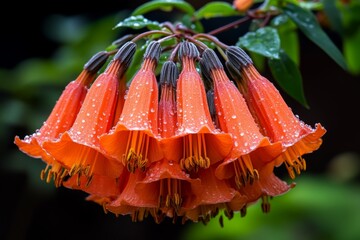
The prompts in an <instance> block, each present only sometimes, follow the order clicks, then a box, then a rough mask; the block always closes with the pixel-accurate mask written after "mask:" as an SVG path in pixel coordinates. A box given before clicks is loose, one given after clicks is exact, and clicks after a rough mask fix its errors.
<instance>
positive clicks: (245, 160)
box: [233, 155, 259, 188]
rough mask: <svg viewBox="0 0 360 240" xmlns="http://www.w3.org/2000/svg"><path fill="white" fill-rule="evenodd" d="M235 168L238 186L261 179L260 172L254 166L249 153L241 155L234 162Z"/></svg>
mask: <svg viewBox="0 0 360 240" xmlns="http://www.w3.org/2000/svg"><path fill="white" fill-rule="evenodd" d="M233 164H234V170H235V183H236V186H237V187H238V188H241V187H243V186H245V185H246V184H248V183H249V184H253V182H254V181H256V180H258V179H259V172H258V171H257V170H256V169H254V168H253V165H252V163H251V159H250V156H249V155H243V156H240V157H239V158H238V159H237V160H235V161H234V162H233Z"/></svg>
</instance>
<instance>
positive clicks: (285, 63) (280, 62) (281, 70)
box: [268, 50, 309, 108]
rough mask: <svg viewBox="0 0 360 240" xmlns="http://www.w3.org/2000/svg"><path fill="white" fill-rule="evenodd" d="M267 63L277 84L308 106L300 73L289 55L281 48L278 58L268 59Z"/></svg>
mask: <svg viewBox="0 0 360 240" xmlns="http://www.w3.org/2000/svg"><path fill="white" fill-rule="evenodd" d="M268 63H269V67H270V70H271V73H272V75H273V76H274V78H275V80H276V81H277V83H278V84H279V86H280V87H281V88H282V89H283V90H284V91H285V92H286V93H287V94H289V95H290V96H291V97H293V98H294V99H295V100H297V101H298V102H299V103H301V104H302V105H303V106H304V107H306V108H309V105H308V104H307V101H306V99H305V95H304V90H303V84H302V77H301V73H300V71H299V69H298V67H297V66H296V64H295V63H294V62H293V61H292V60H291V59H290V58H289V56H288V55H287V54H286V53H285V52H284V51H282V50H281V51H280V59H269V62H268Z"/></svg>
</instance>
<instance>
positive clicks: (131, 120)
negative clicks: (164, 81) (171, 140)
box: [100, 42, 162, 172]
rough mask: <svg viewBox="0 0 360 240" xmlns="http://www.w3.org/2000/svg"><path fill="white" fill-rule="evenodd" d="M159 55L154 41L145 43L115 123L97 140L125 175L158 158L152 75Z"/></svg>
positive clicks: (153, 77)
mask: <svg viewBox="0 0 360 240" xmlns="http://www.w3.org/2000/svg"><path fill="white" fill-rule="evenodd" d="M160 52H161V48H160V44H159V43H158V42H151V43H150V44H149V46H148V47H147V49H146V52H145V54H144V63H143V64H142V66H141V68H140V70H139V71H138V72H137V73H136V75H135V76H134V78H133V79H132V81H131V85H130V87H129V90H128V93H127V95H126V101H125V103H124V107H123V111H122V114H121V116H120V119H119V121H118V123H117V124H116V126H115V128H114V129H113V130H112V131H111V132H109V133H108V134H106V135H104V136H102V137H101V138H100V143H101V145H102V147H103V148H104V149H105V151H106V152H107V154H109V155H110V156H111V157H113V158H115V159H117V160H118V161H119V162H121V163H122V164H123V165H124V166H125V167H126V168H127V170H128V171H129V172H134V171H135V170H136V169H137V168H140V169H142V170H145V169H146V166H147V165H148V164H149V163H150V162H153V161H158V160H160V159H161V157H162V154H161V150H160V148H159V146H158V140H157V134H158V124H157V114H158V89H157V83H156V76H155V73H154V71H155V67H156V64H157V62H158V59H159V56H160ZM119 142H120V143H123V144H119Z"/></svg>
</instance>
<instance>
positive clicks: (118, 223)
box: [0, 0, 360, 239]
mask: <svg viewBox="0 0 360 240" xmlns="http://www.w3.org/2000/svg"><path fill="white" fill-rule="evenodd" d="M143 2H145V1H115V2H114V1H104V0H103V1H98V2H90V1H48V2H47V3H46V4H44V3H41V4H40V3H37V2H31V3H29V2H27V3H19V2H17V1H10V2H8V4H9V5H8V6H7V7H6V8H5V7H2V10H1V11H2V14H0V22H1V39H0V53H1V57H0V68H2V69H7V70H12V69H14V68H16V66H17V65H18V64H19V63H21V62H22V61H23V60H26V59H29V58H50V57H51V56H52V54H53V53H54V51H55V50H56V49H57V48H58V47H59V43H58V42H56V41H54V40H53V39H51V38H49V36H48V35H47V34H46V31H45V28H46V26H47V25H46V21H47V20H48V19H49V16H53V15H61V16H77V15H82V16H85V17H86V18H87V19H88V20H89V21H91V20H93V19H94V20H96V19H99V18H101V17H103V16H107V15H109V14H115V13H117V12H118V11H120V10H122V9H134V8H135V7H136V6H138V5H140V4H141V3H143ZM189 2H190V3H191V4H193V6H194V7H195V8H198V7H199V6H201V5H202V4H203V3H205V2H208V1H189ZM229 2H231V1H229ZM215 24H220V25H221V23H219V22H216V23H213V24H210V25H205V27H206V28H208V29H209V30H210V29H212V28H213V27H214V25H215ZM327 33H328V34H329V35H330V37H331V38H332V39H333V40H334V42H335V43H336V44H337V45H338V46H339V48H341V39H340V37H339V36H338V35H336V34H335V33H334V32H332V31H330V30H327ZM218 37H219V38H220V39H223V40H224V42H225V43H228V44H234V43H235V42H236V40H237V39H233V38H232V34H231V31H230V32H228V33H224V34H221V35H219V36H218ZM300 37H301V49H302V50H301V61H300V62H301V66H300V69H301V73H302V76H303V81H304V89H305V94H306V97H307V100H308V103H309V105H310V107H311V109H309V110H308V109H305V108H303V107H302V106H300V105H299V104H298V103H297V102H295V101H294V100H292V99H291V98H289V97H287V96H286V95H285V94H283V95H284V97H285V100H286V101H287V102H288V104H289V106H290V107H291V108H292V109H293V111H294V113H296V114H298V115H299V116H300V118H301V119H302V120H304V121H305V122H306V123H308V124H310V125H312V126H313V125H314V124H315V123H317V122H320V123H321V124H322V125H323V126H324V127H325V128H326V129H327V130H328V132H327V133H326V135H325V136H324V138H323V140H324V143H323V146H322V147H321V148H320V149H319V150H318V151H316V152H314V153H313V154H310V155H309V156H307V157H306V160H307V167H308V170H307V172H306V173H305V174H309V175H311V174H312V175H316V174H319V175H322V174H330V175H331V174H333V172H336V171H340V169H339V166H340V165H338V164H339V161H340V160H341V159H343V158H342V157H343V156H345V155H346V156H347V155H349V154H350V155H351V156H352V159H355V160H354V161H352V162H351V164H350V167H353V168H356V169H358V168H359V153H360V152H359V150H360V141H359V139H358V136H359V135H360V130H359V120H360V118H359V116H358V115H359V113H358V111H359V103H360V101H359V93H358V92H359V89H360V79H359V77H356V76H352V75H350V74H348V73H347V72H345V71H344V70H342V69H341V68H340V67H339V66H338V65H336V63H334V62H333V61H332V60H331V59H330V58H329V57H328V56H327V55H325V53H324V52H322V50H320V49H319V48H318V47H317V46H315V45H314V44H313V43H311V42H310V41H309V40H307V39H306V38H305V37H304V36H303V35H300ZM84 59H86V58H84ZM264 75H265V76H268V77H269V78H270V79H271V75H270V73H269V71H268V70H266V71H265V72H264ZM7 81H11V79H0V83H1V84H7ZM2 94H5V95H3V96H2V97H1V100H4V98H5V97H7V95H6V93H2ZM24 120H25V121H26V119H24ZM9 131H10V133H12V136H11V138H10V139H3V137H1V144H2V145H1V148H2V149H1V153H2V156H7V155H6V153H7V152H9V151H14V149H16V146H15V145H14V144H13V136H15V135H20V136H24V135H26V134H30V133H31V132H28V131H29V129H23V128H19V127H14V128H11V129H10V130H9ZM339 159H340V160H339ZM26 160H27V161H30V160H29V159H27V158H26ZM1 161H2V164H1V165H0V167H1V166H3V165H4V163H5V162H6V161H8V159H1ZM34 161H36V160H34ZM345 163H346V162H345ZM345 167H346V166H345ZM0 173H1V175H0V191H1V192H2V193H1V202H0V203H1V213H0V239H83V238H89V237H90V238H99V239H145V238H148V239H149V238H151V239H153V238H156V239H179V238H180V236H181V231H183V229H185V228H186V227H187V226H188V224H185V225H181V223H177V224H172V223H171V222H170V221H165V222H164V223H162V224H161V225H157V224H155V223H153V220H152V219H151V218H148V219H146V220H145V221H144V222H141V223H136V224H134V223H132V222H131V220H130V218H129V217H119V218H116V217H115V216H114V215H112V214H107V215H106V214H104V213H103V211H102V209H101V208H100V207H99V206H97V205H95V204H93V203H91V202H86V201H84V198H85V197H86V194H83V193H81V192H77V191H72V190H68V189H65V188H59V189H55V190H54V192H53V193H52V194H45V193H42V192H41V190H37V191H35V190H34V189H31V188H29V181H30V180H29V178H30V176H29V175H28V173H27V172H25V171H23V172H22V171H11V170H8V169H7V168H2V169H0ZM279 174H280V175H282V174H283V172H281V171H280V173H279ZM358 176H359V174H358V173H357V175H356V176H355V181H356V180H357V181H358V180H359V177H358ZM38 181H39V184H40V185H41V184H43V185H45V183H43V182H41V180H40V179H38ZM298 181H299V182H301V178H300V180H298ZM51 187H52V186H51Z"/></svg>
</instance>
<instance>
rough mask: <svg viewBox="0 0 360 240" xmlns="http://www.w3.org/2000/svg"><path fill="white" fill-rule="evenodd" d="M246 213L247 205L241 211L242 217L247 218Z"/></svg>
mask: <svg viewBox="0 0 360 240" xmlns="http://www.w3.org/2000/svg"><path fill="white" fill-rule="evenodd" d="M246 211H247V207H246V205H245V206H243V207H242V208H241V209H240V216H241V217H245V216H246Z"/></svg>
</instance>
